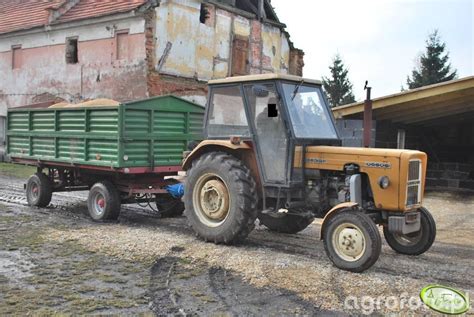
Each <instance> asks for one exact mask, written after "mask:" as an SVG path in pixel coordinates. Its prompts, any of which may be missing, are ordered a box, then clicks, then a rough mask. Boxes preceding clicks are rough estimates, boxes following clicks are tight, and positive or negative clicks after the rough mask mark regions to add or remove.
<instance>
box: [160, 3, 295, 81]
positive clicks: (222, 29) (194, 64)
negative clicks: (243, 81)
mask: <svg viewBox="0 0 474 317" xmlns="http://www.w3.org/2000/svg"><path fill="white" fill-rule="evenodd" d="M206 7H207V9H208V11H209V16H210V17H209V19H208V20H207V21H206V23H205V24H204V23H201V22H200V20H199V17H200V9H201V1H198V0H163V1H162V2H161V5H160V7H158V8H156V9H155V10H156V15H157V21H156V23H157V24H156V30H157V48H156V60H157V61H160V60H161V61H162V63H161V65H160V67H157V71H158V72H159V73H161V74H166V75H172V76H181V77H187V78H195V79H197V80H201V81H207V80H210V79H213V78H222V77H226V76H229V75H230V69H231V65H232V60H231V58H232V42H233V39H234V36H240V37H244V38H248V39H249V44H250V52H249V61H248V62H249V73H253V74H254V73H267V72H277V73H288V71H289V63H290V44H289V40H288V38H287V36H286V34H285V33H284V32H282V31H281V30H280V28H278V27H275V26H272V25H268V24H262V23H260V22H259V21H256V20H250V19H248V18H246V17H243V16H240V15H237V14H235V13H231V12H229V11H226V10H223V9H220V8H219V7H216V6H214V5H211V4H206ZM158 64H160V63H159V62H158Z"/></svg>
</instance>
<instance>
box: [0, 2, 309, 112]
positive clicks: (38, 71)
mask: <svg viewBox="0 0 474 317" xmlns="http://www.w3.org/2000/svg"><path fill="white" fill-rule="evenodd" d="M75 45H77V50H75ZM71 48H72V50H71ZM76 55H77V56H76ZM302 57H303V53H302V51H300V50H297V49H294V48H293V46H292V43H291V42H290V41H289V35H288V33H286V32H285V30H284V25H283V24H281V23H279V22H277V21H269V20H264V21H263V22H261V21H260V20H259V19H258V18H257V16H256V15H255V14H253V13H251V12H247V11H243V10H240V9H237V8H235V7H229V6H227V5H223V4H219V3H217V2H213V1H210V0H209V1H204V2H202V1H199V0H162V1H161V4H160V6H159V7H150V8H148V9H146V10H142V11H141V13H136V12H135V11H132V12H128V13H123V14H114V15H109V16H106V17H102V18H93V19H84V20H80V21H76V22H68V23H63V24H56V25H51V26H46V27H43V28H37V29H32V30H29V31H22V32H16V33H7V34H0V74H2V76H1V77H0V116H2V115H5V114H6V109H7V107H17V106H23V105H27V104H32V103H39V102H44V101H50V100H61V99H64V100H67V101H69V102H76V101H79V100H83V99H92V98H101V97H103V98H113V99H116V100H119V101H128V100H136V99H142V98H146V97H149V96H155V95H165V94H176V95H180V96H182V97H184V98H187V99H189V100H191V101H194V102H197V103H199V104H202V105H204V104H205V102H206V94H207V87H206V82H207V81H208V80H210V79H214V78H223V77H227V76H236V75H245V74H259V73H273V72H276V73H285V74H286V73H290V74H296V75H302V67H303V62H302Z"/></svg>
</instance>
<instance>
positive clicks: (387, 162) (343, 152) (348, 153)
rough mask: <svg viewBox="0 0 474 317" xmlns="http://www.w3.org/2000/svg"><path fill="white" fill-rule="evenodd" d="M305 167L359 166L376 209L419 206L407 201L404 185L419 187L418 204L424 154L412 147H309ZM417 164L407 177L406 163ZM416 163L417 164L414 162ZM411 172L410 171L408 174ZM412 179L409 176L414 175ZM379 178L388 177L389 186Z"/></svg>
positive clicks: (297, 162)
mask: <svg viewBox="0 0 474 317" xmlns="http://www.w3.org/2000/svg"><path fill="white" fill-rule="evenodd" d="M304 158H305V168H307V169H319V170H328V171H341V172H342V171H344V168H345V167H346V166H347V165H348V164H354V165H357V166H358V167H359V171H360V172H361V173H363V174H366V175H367V176H368V178H369V181H370V185H371V188H372V191H373V193H374V197H375V204H376V206H377V208H380V209H385V210H393V211H400V210H410V209H413V208H417V207H419V205H418V204H413V203H412V204H409V203H408V202H410V201H411V200H410V199H408V198H407V195H408V191H407V187H408V185H409V183H408V182H409V181H416V182H417V184H418V185H417V186H419V187H418V188H419V194H418V197H417V198H418V201H417V203H421V200H422V195H423V190H424V184H425V175H426V161H427V156H426V154H425V153H423V152H420V151H413V150H395V149H370V148H352V147H332V146H309V147H307V148H306V154H305V157H304ZM301 162H302V160H301V147H298V148H297V149H296V153H295V165H294V166H295V168H300V167H301ZM414 164H415V165H417V166H419V167H418V168H417V169H416V173H415V174H416V175H414V176H413V175H412V176H410V175H411V174H410V172H409V171H410V166H411V165H414ZM418 164H419V165H418ZM412 174H413V173H412ZM415 176H416V179H415V180H412V179H411V178H410V177H415ZM381 177H388V178H389V179H390V182H391V185H390V186H389V188H387V189H381V188H380V186H379V184H378V182H379V180H380V178H381Z"/></svg>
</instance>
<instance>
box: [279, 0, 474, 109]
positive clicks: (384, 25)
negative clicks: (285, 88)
mask: <svg viewBox="0 0 474 317" xmlns="http://www.w3.org/2000/svg"><path fill="white" fill-rule="evenodd" d="M473 2H474V0H327V1H314V0H293V1H289V0H272V5H273V6H274V7H275V10H276V12H277V14H278V16H279V18H280V20H281V21H282V22H283V23H285V24H287V26H288V28H287V30H288V31H289V33H290V35H291V40H292V41H293V42H294V44H295V46H296V47H298V48H301V49H303V50H304V51H305V53H306V55H305V64H306V66H305V68H304V76H305V77H309V78H321V76H327V75H328V72H329V70H328V66H329V64H330V63H331V59H332V57H333V56H334V54H336V53H339V54H340V55H341V56H342V58H343V60H344V62H345V64H346V65H347V66H348V67H349V76H350V79H351V81H352V83H353V84H354V94H355V96H356V99H357V100H363V99H364V98H365V94H364V91H363V87H364V83H365V80H369V83H370V85H371V86H372V87H373V96H375V97H377V96H383V95H387V94H392V93H396V92H399V91H400V87H401V85H402V84H403V85H404V86H405V87H406V77H407V75H408V74H410V73H411V70H412V69H413V67H414V65H415V59H416V57H417V56H419V55H420V54H421V53H422V52H423V50H424V47H425V40H426V38H427V37H428V35H429V34H430V32H432V31H433V30H434V29H438V30H439V32H440V35H441V38H442V40H444V41H445V42H446V44H447V48H448V50H449V52H450V58H451V63H452V66H454V67H455V68H456V69H457V70H458V74H459V77H465V76H471V75H473V74H474V31H473V30H474V22H473V18H474V5H473Z"/></svg>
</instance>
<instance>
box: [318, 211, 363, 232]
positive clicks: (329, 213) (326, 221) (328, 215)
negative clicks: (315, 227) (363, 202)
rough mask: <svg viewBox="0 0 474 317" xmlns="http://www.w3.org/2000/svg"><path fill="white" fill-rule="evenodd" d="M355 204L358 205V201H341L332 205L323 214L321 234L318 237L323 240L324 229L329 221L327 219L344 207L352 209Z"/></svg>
mask: <svg viewBox="0 0 474 317" xmlns="http://www.w3.org/2000/svg"><path fill="white" fill-rule="evenodd" d="M357 206H359V204H358V203H353V202H345V203H341V204H339V205H336V206H334V207H333V208H332V209H331V210H329V212H328V213H327V214H326V216H324V219H323V223H322V224H321V236H320V239H321V240H323V237H324V231H325V230H326V226H327V223H328V222H329V221H328V220H329V219H331V218H332V217H333V216H334V215H335V214H337V213H338V212H341V211H342V210H344V209H354V208H356V207H357Z"/></svg>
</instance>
